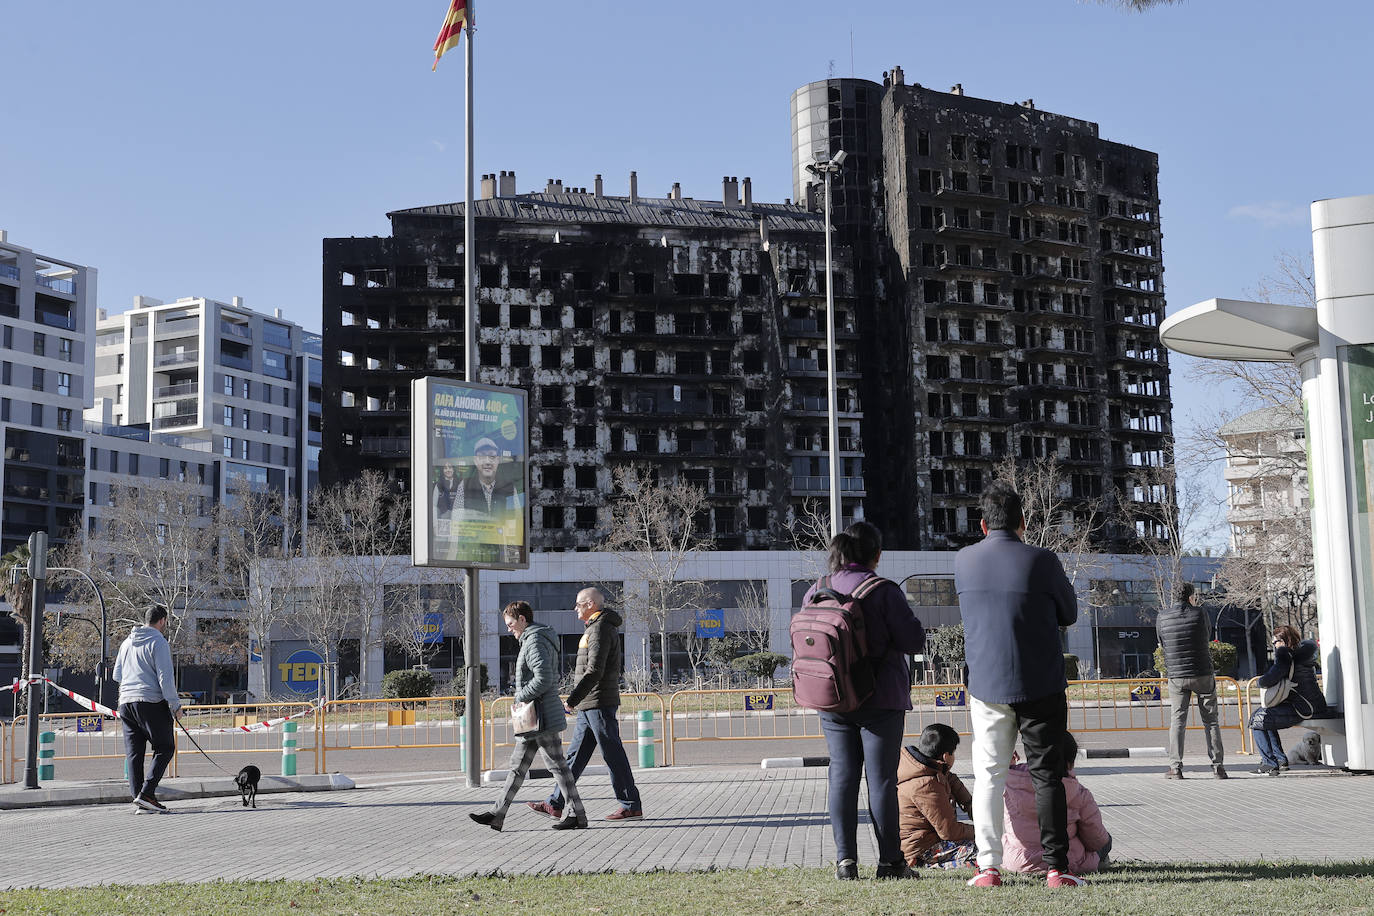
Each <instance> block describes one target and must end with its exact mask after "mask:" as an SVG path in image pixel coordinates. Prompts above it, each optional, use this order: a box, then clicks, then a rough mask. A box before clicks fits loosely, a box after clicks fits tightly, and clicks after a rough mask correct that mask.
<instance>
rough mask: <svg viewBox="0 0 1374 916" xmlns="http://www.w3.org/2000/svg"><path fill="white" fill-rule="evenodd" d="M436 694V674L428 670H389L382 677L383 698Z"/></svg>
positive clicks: (391, 698) (392, 698)
mask: <svg viewBox="0 0 1374 916" xmlns="http://www.w3.org/2000/svg"><path fill="white" fill-rule="evenodd" d="M433 694H434V675H433V674H430V673H429V672H428V671H413V670H401V671H388V672H387V673H386V674H385V675H384V676H383V677H382V699H384V700H394V699H398V698H402V697H427V696H432V695H433Z"/></svg>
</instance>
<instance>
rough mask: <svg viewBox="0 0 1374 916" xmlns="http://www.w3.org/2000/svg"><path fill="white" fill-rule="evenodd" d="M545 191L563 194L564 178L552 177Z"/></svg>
mask: <svg viewBox="0 0 1374 916" xmlns="http://www.w3.org/2000/svg"><path fill="white" fill-rule="evenodd" d="M544 193H545V194H562V193H563V179H562V178H557V179H554V178H550V179H549V183H548V186H547V187H545V188H544Z"/></svg>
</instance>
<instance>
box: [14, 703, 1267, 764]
mask: <svg viewBox="0 0 1374 916" xmlns="http://www.w3.org/2000/svg"><path fill="white" fill-rule="evenodd" d="M1168 690H1169V683H1168V680H1167V679H1165V678H1134V679H1127V680H1074V681H1070V682H1069V690H1068V704H1069V728H1070V730H1071V731H1074V732H1077V733H1084V732H1139V731H1167V730H1168V728H1169V726H1170V710H1169V694H1168ZM1217 695H1218V713H1219V718H1220V724H1221V727H1222V729H1223V732H1225V731H1226V730H1228V729H1235V730H1236V732H1237V733H1238V734H1237V737H1238V741H1239V745H1240V748H1239V752H1240V753H1242V754H1248V753H1253V750H1252V748H1251V747H1250V739H1249V731H1248V729H1247V728H1246V723H1247V722H1248V721H1249V716H1250V713H1251V712H1252V711H1253V709H1254V708H1255V703H1257V702H1258V699H1257V697H1258V687H1257V685H1256V682H1255V680H1251V681H1248V682H1247V683H1245V684H1244V685H1243V686H1242V685H1240V684H1238V683H1237V682H1236V681H1235V680H1234V679H1232V678H1221V677H1219V678H1217ZM911 699H912V710H911V712H910V713H909V714H908V716H907V720H906V728H905V732H906V736H907V737H915V736H917V735H919V734H920V732H921V730H922V729H924V728H925V727H926V726H927V725H930V724H932V723H934V722H942V723H945V724H947V725H950V726H951V727H953V728H954V729H955V730H956V731H958V732H959V733H960V734H962V735H968V734H970V733H971V731H972V724H971V721H970V717H969V705H968V701H969V698H968V691H967V689H966V687H965V686H964V685H963V684H918V685H916V686H914V687H912V689H911ZM511 703H512V698H511V697H509V696H503V697H496V698H495V699H493V700H490V701H485V702H479V704H478V708H477V714H478V716H479V717H480V722H481V730H482V750H483V755H482V756H483V760H482V762H483V764H484V765H485V767H486V768H487V769H494V768H495V765H496V761H497V759H498V758H497V752H498V749H509V748H511V747H513V746H514V745H515V736H514V734H512V732H511V730H510V707H511ZM310 707H311V704H310V703H307V702H295V703H258V704H249V705H217V706H188V707H186V708H185V709H186V714H185V715H184V716H183V719H182V721H183V724H185V725H186V727H187V728H188V729H190V730H191V734H192V735H193V736H194V737H195V739H196V742H197V743H199V744H200V746H201V748H202V749H203V750H204V751H205V753H206V754H207V755H208V756H211V757H212V758H213V757H216V756H218V755H226V756H228V755H235V754H246V753H255V754H259V755H263V754H275V753H278V752H280V750H281V742H282V736H281V727H280V726H279V725H278V726H274V727H272V728H268V729H263V728H259V729H252V730H245V729H244V728H243V726H252V725H256V724H258V723H263V722H266V721H270V720H274V719H281V718H284V717H287V716H292V715H295V714H297V713H301V712H304V711H306V710H308V709H309V708H310ZM644 710H648V711H649V712H650V713H652V714H653V716H654V718H655V720H656V721H657V722H658V723H660V724H658V725H656V726H655V727H654V736H653V738H652V745H653V747H654V750H655V754H654V758H655V760H656V761H658V762H659V765H660V766H671V765H673V764H674V763H675V762H676V749H677V745H678V744H679V743H688V744H691V743H696V742H717V741H719V742H732V741H739V742H746V741H780V740H781V741H786V740H798V741H816V740H823V739H824V733H823V732H822V730H821V724H820V716H819V715H818V714H817V713H816V712H815V711H813V710H810V709H804V708H802V707H799V706H797V705H796V702H795V701H794V700H793V697H792V691H791V690H790V689H789V688H787V687H781V688H757V689H739V688H731V689H723V690H678V691H674V692H673V693H672V694H669V695H667V696H666V697H665V696H664V695H661V694H657V693H623V694H621V706H620V716H619V717H620V719H621V737H622V740H623V741H624V742H625V743H626V744H627V745H629V746H630V747H629V748H627V753H628V754H629V755H630V756H631V757H632V758H633V757H634V756H635V754H634V751H633V748H634V747H635V745H637V744H638V727H637V720H638V717H639V713H640V712H641V711H644ZM465 712H466V702H465V698H464V697H463V696H445V697H413V698H401V699H374V700H335V701H332V702H330V703H328V704H326V705H325V706H324V707H322V708H320V709H318V710H316V712H315V715H314V716H313V721H311V722H310V723H309V724H307V723H306V722H305V721H302V722H301V726H302V727H301V728H300V730H299V731H298V732H297V739H298V741H299V747H298V750H297V753H298V755H299V754H308V755H309V756H310V757H311V760H312V763H313V768H314V772H315V773H322V772H327V771H328V755H329V754H330V753H331V752H332V753H338V752H342V751H348V752H350V753H351V752H362V751H380V752H386V751H398V750H407V749H421V748H449V747H454V748H461V747H462V743H463V734H462V729H461V727H460V716H461V715H463V714H464V713H465ZM27 723H28V720H27V717H26V716H24V715H20V716H17V717H15V718H14V719H13V720H12V721H11V722H10V723H8V725H6V724H5V723H3V722H0V782H6V783H12V782H14V781H15V780H16V777H17V774H18V772H19V770H18V767H19V765H20V764H21V762H22V760H23V754H24V751H25V750H26V748H27V744H26V742H24V741H23V740H21V738H22V737H23V736H24V735H25V734H26V729H27ZM40 724H41V727H42V729H43V730H45V731H53V732H55V733H56V737H57V740H56V745H55V750H56V755H55V757H54V758H53V759H54V762H55V763H56V764H57V765H58V770H59V772H60V770H61V766H60V764H61V762H62V761H64V760H92V759H121V758H123V756H124V746H123V740H122V739H123V734H122V730H121V729H120V728H119V726H118V723H117V721H115V720H111V719H105V718H103V717H101V716H98V715H95V714H92V713H59V714H54V715H49V716H44V717H42V718H41V720H40ZM1187 727H1188V729H1190V730H1198V729H1201V728H1202V723H1201V721H1200V720H1199V718H1198V713H1197V707H1196V704H1195V703H1193V704H1190V709H1189V712H1188V725H1187ZM177 737H178V749H179V751H180V752H181V753H179V754H178V755H177V757H176V758H174V760H173V763H172V773H171V775H173V776H176V775H178V774H179V761H180V760H181V758H182V757H183V755H184V754H186V753H188V752H189V753H192V754H193V755H194V753H195V749H194V748H193V747H190V746H189V742H186V741H185V740H184V738H185V735H183V734H181V732H180V730H178V732H177Z"/></svg>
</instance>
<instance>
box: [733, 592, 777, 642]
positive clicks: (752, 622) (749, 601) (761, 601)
mask: <svg viewBox="0 0 1374 916" xmlns="http://www.w3.org/2000/svg"><path fill="white" fill-rule="evenodd" d="M735 601H736V602H738V604H739V607H738V610H737V613H738V614H739V622H740V624H741V626H740V627H739V628H737V629H736V630H735V635H736V636H737V637H738V638H739V640H740V648H741V649H742V650H743V652H744V654H746V655H752V654H753V653H755V652H767V651H769V650H770V649H771V648H772V645H773V611H772V608H770V607H769V606H768V584H767V583H766V582H760V581H755V580H751V581H749V582H746V583H745V584H744V585H743V586H741V587H740V590H739V595H738V597H736V598H735Z"/></svg>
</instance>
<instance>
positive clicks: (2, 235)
mask: <svg viewBox="0 0 1374 916" xmlns="http://www.w3.org/2000/svg"><path fill="white" fill-rule="evenodd" d="M9 240H10V234H9V232H8V231H7V230H5V229H0V242H8V241H9Z"/></svg>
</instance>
